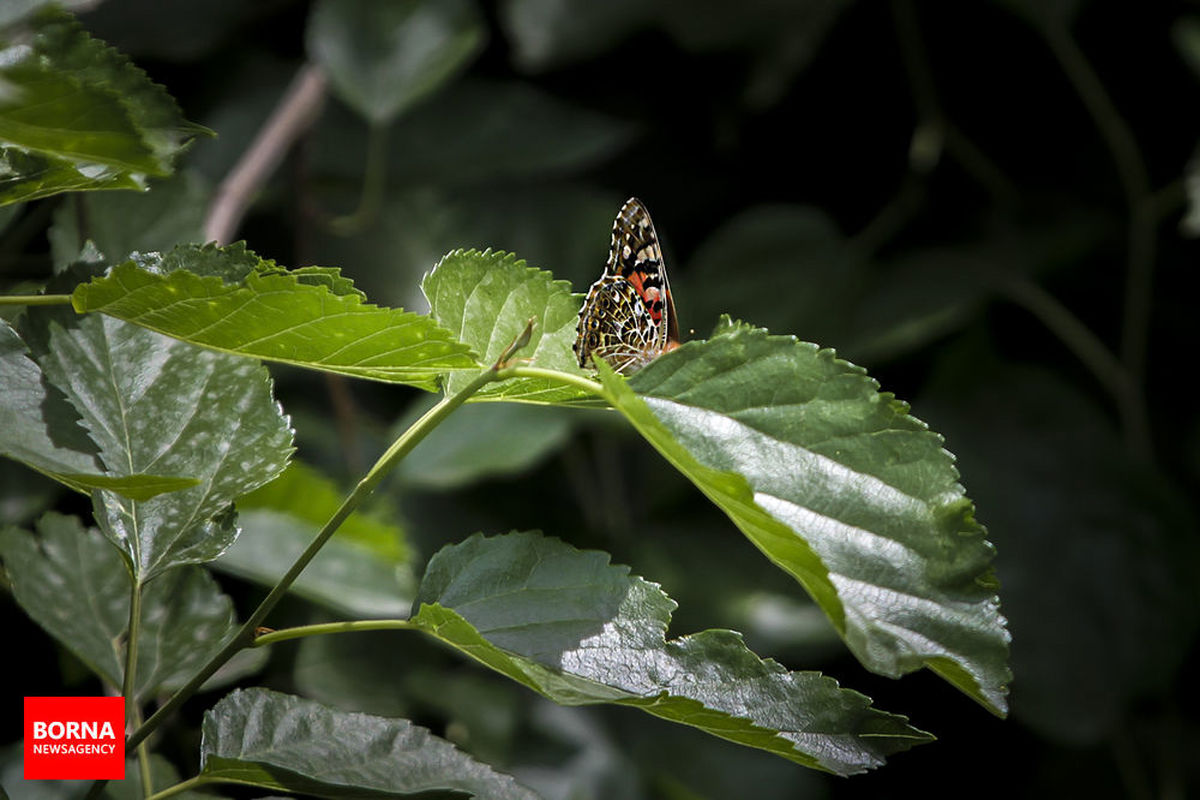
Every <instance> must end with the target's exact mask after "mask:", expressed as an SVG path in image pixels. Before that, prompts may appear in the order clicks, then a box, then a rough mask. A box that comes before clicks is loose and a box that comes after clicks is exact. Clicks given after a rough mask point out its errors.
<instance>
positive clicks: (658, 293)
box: [604, 197, 679, 349]
mask: <svg viewBox="0 0 1200 800" xmlns="http://www.w3.org/2000/svg"><path fill="white" fill-rule="evenodd" d="M604 273H605V274H606V275H620V276H621V277H622V278H625V279H626V280H627V281H629V282H630V283H632V284H633V287H634V289H635V290H636V291H637V293H638V295H639V296H641V298H642V302H643V303H644V304H645V306H646V308H647V309H648V310H649V311H650V316H651V318H652V319H653V320H654V323H655V325H657V326H658V328H659V330H660V331H661V337H660V341H661V346H660V349H669V348H668V347H667V345H668V343H674V344H676V345H677V344H679V322H678V320H677V319H676V317H675V300H674V298H673V297H672V296H671V284H670V282H669V281H668V280H667V267H666V264H665V263H664V262H663V256H662V246H661V245H660V244H659V242H658V233H657V232H656V231H655V230H654V221H653V220H652V219H650V212H649V211H647V210H646V206H645V205H643V203H642V201H641V200H638V199H637V198H636V197H631V198H629V199H628V200H626V201H625V205H623V206H622V207H621V211H620V213H619V214H617V218H616V220H615V221H614V222H613V232H612V245H611V247H610V249H609V253H608V264H607V265H605V268H604Z"/></svg>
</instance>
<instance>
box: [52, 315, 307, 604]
mask: <svg viewBox="0 0 1200 800" xmlns="http://www.w3.org/2000/svg"><path fill="white" fill-rule="evenodd" d="M31 317H32V320H33V321H34V322H35V323H36V325H37V326H38V327H39V330H41V331H42V335H43V336H44V340H45V350H44V352H43V353H42V354H41V355H39V360H40V363H41V366H42V369H43V370H44V372H45V374H46V376H47V378H48V379H49V380H50V381H51V382H52V383H53V384H54V385H55V387H56V388H58V389H59V390H61V391H62V392H63V394H64V395H65V396H66V398H67V400H68V401H69V402H70V404H71V405H72V406H73V407H74V409H75V411H76V412H77V413H78V414H79V417H80V420H81V425H82V426H83V428H84V430H86V431H87V433H88V434H89V436H90V437H91V439H92V440H93V441H94V442H95V444H96V446H97V447H98V448H99V453H98V456H99V458H100V460H101V462H102V463H103V464H104V466H105V468H106V471H107V473H108V474H111V475H115V476H124V475H126V474H132V475H139V474H153V473H154V472H156V471H161V472H163V473H167V474H174V475H180V476H187V477H190V478H196V479H199V481H200V483H199V485H197V486H195V487H193V488H190V489H184V490H182V491H175V492H171V493H170V494H162V495H159V496H157V497H154V498H152V499H150V500H145V501H140V500H132V499H128V498H123V497H121V496H119V495H117V494H115V493H113V492H111V491H108V490H105V489H97V490H95V491H94V492H93V495H92V500H93V507H94V509H95V511H96V519H97V522H98V523H99V524H100V527H101V529H102V530H103V531H104V532H105V535H107V536H109V537H110V538H111V539H112V540H113V542H114V543H116V544H117V546H118V548H120V549H121V550H122V552H124V553H125V555H126V557H127V558H128V559H129V563H130V566H131V569H132V571H133V574H134V576H135V578H136V579H137V580H139V581H146V580H148V579H149V578H151V577H153V576H154V575H156V574H158V573H159V572H161V571H163V570H165V569H167V568H169V567H171V566H174V565H178V564H185V563H193V562H200V561H208V560H211V559H212V558H215V557H216V556H217V555H218V554H220V553H221V552H222V551H223V550H225V548H227V547H228V546H229V545H230V544H231V543H232V542H233V540H234V538H236V535H237V529H236V527H235V526H234V525H233V518H232V514H231V504H232V502H233V499H234V498H235V497H237V496H239V495H241V494H244V493H245V492H248V491H250V490H251V489H254V488H255V487H257V486H260V485H262V484H263V483H266V482H267V481H269V480H271V479H272V478H273V477H275V475H277V474H278V473H279V472H281V471H282V470H283V467H284V466H285V464H286V463H287V459H288V456H289V455H290V453H291V449H292V448H291V429H290V428H289V427H288V421H287V418H286V417H284V416H283V414H282V411H281V409H280V408H279V405H278V404H277V403H276V402H275V401H274V399H273V398H272V396H271V380H270V376H269V375H268V374H267V371H266V369H265V368H263V366H262V365H260V364H258V363H256V362H254V361H250V360H248V359H243V358H237V357H234V356H229V355H226V354H224V353H214V352H211V351H208V350H202V349H199V348H196V347H192V346H191V345H188V344H186V343H184V342H177V341H174V340H172V339H168V338H166V337H163V336H159V335H158V334H156V333H153V332H151V331H147V330H145V329H142V328H138V327H137V326H134V325H129V324H127V323H124V322H121V321H120V320H117V319H112V318H109V317H103V316H100V315H88V316H85V317H74V316H71V315H66V314H62V313H59V312H57V311H55V312H49V311H47V312H45V313H41V314H37V315H31Z"/></svg>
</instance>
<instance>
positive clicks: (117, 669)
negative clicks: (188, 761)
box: [0, 513, 241, 700]
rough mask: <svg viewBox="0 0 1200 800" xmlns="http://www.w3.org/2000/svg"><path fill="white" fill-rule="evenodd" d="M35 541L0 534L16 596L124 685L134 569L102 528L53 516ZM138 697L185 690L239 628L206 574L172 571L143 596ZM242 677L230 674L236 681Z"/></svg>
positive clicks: (15, 533)
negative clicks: (125, 560) (131, 571)
mask: <svg viewBox="0 0 1200 800" xmlns="http://www.w3.org/2000/svg"><path fill="white" fill-rule="evenodd" d="M37 529H38V532H37V534H36V535H35V534H32V533H29V532H26V531H22V530H19V529H16V528H8V529H6V530H4V531H3V532H0V558H3V561H4V566H5V569H6V570H7V571H8V574H9V576H10V578H11V580H12V586H13V594H14V596H15V597H16V599H17V602H18V603H20V605H21V607H22V608H23V609H25V612H26V613H27V614H29V616H30V617H32V618H33V619H34V620H35V621H36V622H37V623H38V624H39V625H41V626H42V628H43V629H44V630H45V631H46V632H47V633H49V634H51V635H52V636H54V637H55V638H56V639H58V640H59V642H60V643H62V645H63V646H65V647H66V648H68V649H69V650H70V651H71V652H72V653H74V654H75V655H76V656H77V657H78V658H79V659H80V660H81V661H83V662H84V663H85V664H87V665H88V666H89V667H90V668H91V669H92V670H94V671H95V672H96V674H97V675H99V676H100V677H101V678H103V679H104V680H105V681H106V682H107V683H108V685H109V686H111V687H114V688H115V687H120V686H121V682H122V678H123V676H124V674H125V647H124V642H125V641H126V631H127V630H128V628H129V590H130V577H129V570H128V569H126V566H125V563H124V561H123V560H122V559H121V555H120V554H119V553H118V552H117V550H116V549H115V548H114V547H113V546H112V544H111V543H110V542H109V541H108V540H106V539H105V538H104V537H103V536H102V535H101V534H100V532H99V531H97V530H96V529H95V528H89V529H84V528H83V526H82V525H80V524H79V521H78V520H77V519H75V518H73V517H64V516H62V515H59V514H55V513H49V514H47V515H45V516H43V517H42V518H41V520H39V522H38V525H37ZM141 624H142V632H141V638H140V642H139V648H138V666H137V694H138V697H140V698H142V699H143V700H144V699H146V698H148V697H150V696H153V695H154V694H157V693H159V692H162V691H170V690H173V689H177V688H179V687H180V686H182V685H183V684H184V683H186V682H187V680H188V678H190V677H191V676H192V673H193V672H195V670H196V669H197V668H199V666H200V665H201V664H203V663H204V661H205V660H206V659H207V658H208V657H209V656H210V655H212V654H213V653H215V652H216V650H217V649H218V648H219V647H220V646H221V645H222V644H224V643H225V640H226V639H227V638H228V637H229V636H231V635H232V634H233V632H234V630H235V628H236V620H235V619H234V612H233V603H232V601H231V600H230V599H229V598H228V597H226V596H225V595H224V594H222V593H221V590H220V589H219V588H218V587H217V585H216V583H215V582H214V581H213V579H212V577H211V576H210V575H209V574H208V572H206V571H205V570H203V569H201V568H199V567H183V568H180V569H175V570H171V571H169V572H167V573H165V574H163V575H160V576H159V577H158V578H156V579H154V580H152V581H150V582H149V583H148V584H147V585H146V590H145V593H144V597H143V599H142V620H141ZM238 677H241V675H238V674H233V675H229V676H228V679H230V680H232V679H235V678H238Z"/></svg>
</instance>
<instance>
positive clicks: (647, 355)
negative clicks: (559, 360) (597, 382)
mask: <svg viewBox="0 0 1200 800" xmlns="http://www.w3.org/2000/svg"><path fill="white" fill-rule="evenodd" d="M678 344H679V328H678V322H677V320H676V317H675V302H674V299H673V298H672V297H671V288H670V284H669V283H668V282H667V272H666V267H665V266H664V264H663V258H662V248H661V247H660V246H659V243H658V235H657V234H656V233H655V231H654V223H653V222H652V221H651V219H650V213H649V212H648V211H646V207H645V206H644V205H642V203H641V201H640V200H638V199H637V198H636V197H631V198H630V199H629V200H627V201H626V202H625V205H624V206H622V208H621V211H620V213H619V214H617V219H616V221H615V222H614V223H613V233H612V245H611V247H610V249H609V254H608V263H607V264H606V265H605V268H604V274H603V275H601V276H600V279H599V280H597V281H596V282H595V283H593V284H592V286H591V288H590V289H589V290H588V296H587V299H586V300H585V301H584V304H583V308H582V310H581V311H580V312H579V326H578V329H577V335H576V339H575V355H576V356H577V357H578V359H579V365H580V366H581V367H588V366H590V365H589V363H588V362H589V360H591V359H592V358H593V357H600V358H603V359H604V360H605V361H607V362H608V363H609V365H610V366H612V368H613V369H614V370H616V371H617V372H620V373H630V372H633V371H635V370H638V369H641V368H642V367H643V366H645V365H646V364H648V363H649V362H650V361H652V360H654V359H655V358H657V357H658V356H659V355H661V354H662V353H664V352H666V351H667V350H671V349H673V348H675V347H677V346H678Z"/></svg>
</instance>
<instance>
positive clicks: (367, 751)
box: [199, 689, 537, 800]
mask: <svg viewBox="0 0 1200 800" xmlns="http://www.w3.org/2000/svg"><path fill="white" fill-rule="evenodd" d="M203 735H204V738H203V740H202V742H201V745H200V775H199V779H200V781H201V783H238V784H242V785H250V786H256V787H259V788H262V789H268V790H280V791H288V792H298V793H301V794H310V795H315V796H317V797H330V798H339V797H409V796H413V795H419V796H429V794H433V793H442V794H450V793H463V794H466V795H468V796H472V797H475V796H478V797H487V798H495V800H510V799H511V800H517V799H518V798H521V799H522V800H535V798H536V797H537V796H536V795H535V794H533V792H531V791H529V790H528V789H526V788H524V787H523V786H521V785H520V784H518V783H517V782H516V781H514V780H513V779H512V778H511V777H509V776H507V775H503V774H501V773H499V772H496V771H494V770H492V768H491V767H488V766H487V765H486V764H482V763H480V762H478V761H476V760H474V759H473V758H471V757H470V756H467V755H466V754H464V753H463V752H461V751H459V750H457V749H456V748H455V747H454V745H452V744H450V743H449V742H447V741H446V740H444V739H439V738H438V737H436V736H434V735H433V734H431V733H430V732H429V731H428V730H426V729H425V728H421V727H418V726H416V725H413V724H412V723H411V722H409V721H408V720H404V719H389V718H387V717H376V716H371V715H368V714H357V713H352V712H346V711H337V710H335V709H332V708H329V707H328V706H323V705H321V704H319V703H314V702H313V701H311V700H305V699H303V698H300V697H293V696H291V695H286V694H280V693H278V692H272V691H268V690H266V689H247V690H239V691H236V692H233V693H232V694H230V695H228V696H227V697H226V698H225V699H223V700H222V701H221V702H219V703H217V705H216V706H214V707H213V708H212V710H210V711H209V712H208V713H206V714H205V715H204V726H203ZM427 793H428V794H427ZM438 796H441V794H439V795H438Z"/></svg>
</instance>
